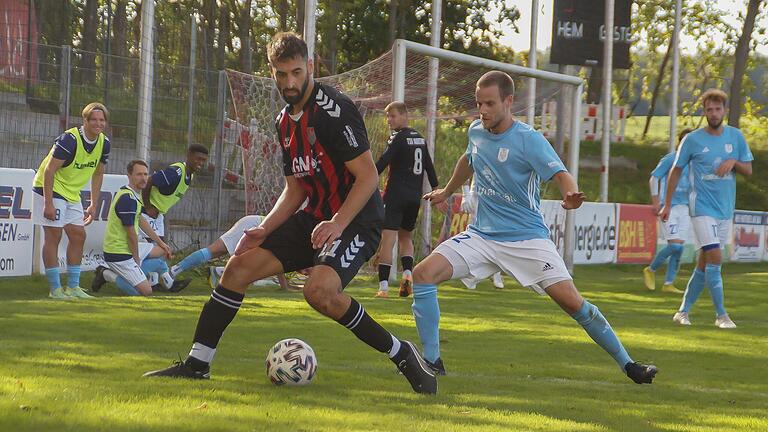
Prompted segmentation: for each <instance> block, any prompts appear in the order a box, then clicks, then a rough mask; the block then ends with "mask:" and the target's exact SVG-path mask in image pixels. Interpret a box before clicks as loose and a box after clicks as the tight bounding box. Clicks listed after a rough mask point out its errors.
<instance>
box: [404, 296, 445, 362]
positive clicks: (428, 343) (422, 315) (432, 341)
mask: <svg viewBox="0 0 768 432" xmlns="http://www.w3.org/2000/svg"><path fill="white" fill-rule="evenodd" d="M411 308H412V309H413V317H414V318H415V319H416V329H417V330H418V331H419V339H421V346H422V347H423V348H424V358H425V359H427V360H429V361H430V362H434V361H436V360H437V359H439V358H440V305H439V304H438V303H437V285H435V284H414V285H413V305H412V306H411Z"/></svg>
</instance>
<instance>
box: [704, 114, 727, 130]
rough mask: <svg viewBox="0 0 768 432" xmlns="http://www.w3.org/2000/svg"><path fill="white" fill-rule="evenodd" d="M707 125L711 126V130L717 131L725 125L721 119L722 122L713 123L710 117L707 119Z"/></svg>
mask: <svg viewBox="0 0 768 432" xmlns="http://www.w3.org/2000/svg"><path fill="white" fill-rule="evenodd" d="M707 124H708V125H709V127H710V128H712V129H717V128H719V127H720V125H721V124H723V118H720V121H718V122H717V123H712V121H710V120H709V117H707Z"/></svg>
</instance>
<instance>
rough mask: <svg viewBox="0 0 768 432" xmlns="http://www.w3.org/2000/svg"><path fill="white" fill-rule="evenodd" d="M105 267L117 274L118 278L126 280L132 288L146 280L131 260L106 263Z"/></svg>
mask: <svg viewBox="0 0 768 432" xmlns="http://www.w3.org/2000/svg"><path fill="white" fill-rule="evenodd" d="M107 267H109V269H110V270H112V271H113V272H115V273H117V274H118V276H122V277H123V279H125V280H127V281H128V283H129V284H131V286H134V287H135V286H137V285H139V284H140V283H142V282H144V281H145V280H147V277H146V276H145V275H144V271H143V270H142V269H141V267H139V265H138V264H136V261H134V259H133V258H130V259H127V260H125V261H116V262H107Z"/></svg>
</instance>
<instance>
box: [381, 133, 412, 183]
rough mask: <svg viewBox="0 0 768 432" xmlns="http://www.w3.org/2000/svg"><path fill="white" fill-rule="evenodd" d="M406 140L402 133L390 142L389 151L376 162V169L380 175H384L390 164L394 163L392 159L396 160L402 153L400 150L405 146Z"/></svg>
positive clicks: (385, 151)
mask: <svg viewBox="0 0 768 432" xmlns="http://www.w3.org/2000/svg"><path fill="white" fill-rule="evenodd" d="M404 140H405V138H404V137H403V134H401V133H398V134H397V135H395V136H393V137H392V138H391V139H390V140H389V143H387V149H386V150H384V153H382V154H381V156H380V157H379V160H377V161H376V169H377V170H378V171H379V174H381V173H383V172H384V170H385V169H386V168H387V167H388V166H389V164H390V163H392V159H395V158H396V157H397V155H398V154H399V153H400V148H401V147H402V146H403V144H402V143H403V141H404Z"/></svg>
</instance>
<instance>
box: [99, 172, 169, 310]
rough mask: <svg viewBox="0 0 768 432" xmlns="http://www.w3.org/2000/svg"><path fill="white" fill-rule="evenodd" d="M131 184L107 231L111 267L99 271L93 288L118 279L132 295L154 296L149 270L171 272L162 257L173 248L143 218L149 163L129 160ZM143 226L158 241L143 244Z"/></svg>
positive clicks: (114, 209) (119, 196)
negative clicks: (148, 277)
mask: <svg viewBox="0 0 768 432" xmlns="http://www.w3.org/2000/svg"><path fill="white" fill-rule="evenodd" d="M127 174H128V184H127V185H126V186H123V187H121V188H120V190H118V191H117V193H116V194H115V198H114V199H113V200H112V205H111V207H110V209H109V217H108V218H107V229H106V231H105V232H104V261H106V263H107V267H102V266H100V267H99V268H98V269H97V270H96V277H94V280H93V285H92V286H91V289H92V290H93V291H98V290H99V289H101V286H102V285H104V283H105V282H115V283H116V284H117V287H118V288H120V290H121V291H123V292H124V293H126V294H128V295H144V296H148V295H152V286H150V284H149V281H147V278H146V275H145V272H150V271H155V272H167V271H168V265H167V264H166V263H165V261H163V260H162V259H161V257H163V256H165V257H170V256H171V249H170V248H169V247H168V245H166V244H165V242H163V241H162V240H161V239H160V237H158V235H157V234H156V233H155V232H154V231H153V230H152V229H151V228H150V227H149V223H148V222H147V221H146V220H144V219H143V218H142V217H141V209H142V207H143V205H142V200H141V190H142V189H144V187H145V186H146V185H147V179H148V178H149V170H148V167H147V163H146V162H144V161H143V160H140V159H136V160H132V161H131V162H129V163H128V167H127ZM139 228H141V229H142V230H143V231H144V232H146V233H148V235H149V237H150V239H151V240H152V241H153V242H155V243H156V245H153V244H151V243H139Z"/></svg>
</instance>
